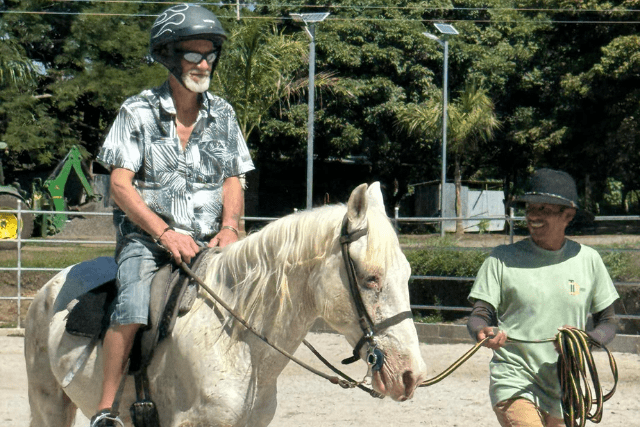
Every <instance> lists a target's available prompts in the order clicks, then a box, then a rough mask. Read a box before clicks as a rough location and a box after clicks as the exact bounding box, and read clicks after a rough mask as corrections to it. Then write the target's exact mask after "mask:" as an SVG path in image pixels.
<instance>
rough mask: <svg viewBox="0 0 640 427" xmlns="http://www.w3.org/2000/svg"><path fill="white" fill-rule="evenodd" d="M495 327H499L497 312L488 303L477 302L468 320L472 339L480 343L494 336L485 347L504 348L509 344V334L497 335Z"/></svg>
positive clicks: (468, 329)
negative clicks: (505, 344)
mask: <svg viewBox="0 0 640 427" xmlns="http://www.w3.org/2000/svg"><path fill="white" fill-rule="evenodd" d="M494 326H498V321H497V318H496V310H495V309H494V308H493V306H492V305H491V304H489V303H488V302H486V301H483V300H480V299H479V300H476V302H475V303H474V304H473V310H472V311H471V315H470V316H469V320H467V331H469V335H471V338H473V339H474V340H476V342H479V341H482V340H483V339H485V338H486V337H489V336H493V338H491V339H490V340H488V341H486V342H485V343H484V345H485V346H486V347H489V348H491V349H494V350H495V349H498V348H500V347H502V346H503V345H504V343H505V342H507V334H506V333H505V332H504V331H498V333H497V334H496V333H495V332H494V330H493V327H494Z"/></svg>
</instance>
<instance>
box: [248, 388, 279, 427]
mask: <svg viewBox="0 0 640 427" xmlns="http://www.w3.org/2000/svg"><path fill="white" fill-rule="evenodd" d="M255 405H256V406H255V408H253V410H252V411H251V415H250V416H249V422H248V423H247V426H251V427H266V426H268V425H269V424H271V421H273V417H274V416H275V414H276V408H277V406H278V389H277V386H275V385H274V386H273V388H270V390H269V392H263V393H261V395H260V396H259V397H258V398H257V399H256V402H255Z"/></svg>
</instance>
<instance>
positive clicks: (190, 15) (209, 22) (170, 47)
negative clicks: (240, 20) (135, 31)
mask: <svg viewBox="0 0 640 427" xmlns="http://www.w3.org/2000/svg"><path fill="white" fill-rule="evenodd" d="M226 39H227V34H226V33H225V32H224V29H223V28H222V25H220V21H218V18H217V17H216V16H215V15H214V14H213V13H212V12H210V11H209V10H207V9H205V8H204V7H202V6H198V5H194V4H188V3H183V4H178V5H175V6H172V7H170V8H169V9H167V10H165V11H164V12H162V13H161V14H160V15H159V16H158V18H156V20H155V22H154V23H153V27H151V42H150V50H151V57H152V58H153V59H154V61H157V62H159V63H161V64H162V65H164V66H165V67H167V68H168V69H169V71H170V72H171V73H172V74H173V75H174V76H176V77H177V78H178V81H179V82H181V83H182V84H184V83H183V82H182V67H181V65H180V58H181V57H180V55H178V54H176V52H175V51H176V49H177V47H178V46H177V44H178V43H180V42H182V41H186V40H210V41H211V42H212V43H213V49H214V51H215V53H216V59H215V60H214V61H213V63H212V64H211V73H212V74H213V70H215V68H216V65H218V60H219V59H220V51H221V50H222V43H223V42H224V41H225V40H226Z"/></svg>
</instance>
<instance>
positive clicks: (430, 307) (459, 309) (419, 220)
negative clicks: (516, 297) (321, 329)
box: [0, 206, 640, 328]
mask: <svg viewBox="0 0 640 427" xmlns="http://www.w3.org/2000/svg"><path fill="white" fill-rule="evenodd" d="M22 212H24V211H23V210H21V209H20V206H18V209H17V210H15V209H13V210H0V213H14V214H18V216H19V217H20V216H21V214H22ZM29 213H33V214H50V213H51V211H29ZM58 213H62V214H66V215H68V216H70V217H72V216H107V217H111V216H112V214H111V213H110V212H71V211H67V212H58ZM243 219H244V221H245V222H251V221H260V222H269V221H274V220H276V219H277V218H272V217H244V218H243ZM457 219H463V220H468V219H469V218H448V217H445V218H439V217H408V218H401V217H399V212H398V209H396V211H395V215H394V218H392V219H391V220H392V222H393V223H394V224H395V226H396V229H397V228H398V226H400V224H401V223H413V224H416V223H418V224H425V223H439V222H441V221H452V220H457ZM473 219H474V220H478V221H481V220H489V221H492V220H494V221H495V220H501V221H506V222H507V223H508V224H509V230H510V234H509V236H510V241H511V243H513V238H514V231H513V230H514V227H513V224H514V222H515V221H523V220H524V218H523V217H516V216H514V215H513V212H511V214H510V215H509V216H507V217H496V216H487V217H477V216H476V217H474V218H473ZM595 220H596V221H640V216H602V217H596V219H595ZM3 242H15V243H16V246H17V263H16V266H15V267H0V271H13V272H15V273H16V295H15V296H0V301H3V300H5V301H15V302H16V304H17V313H16V320H15V323H14V324H15V325H16V326H15V327H16V328H22V324H21V323H22V321H21V318H22V316H21V314H22V302H23V301H28V300H32V299H33V297H26V296H22V273H23V272H28V271H40V272H42V271H44V272H52V273H55V272H57V271H60V270H62V269H61V268H35V267H24V266H23V265H22V245H23V243H24V242H29V243H33V242H36V243H38V244H53V245H59V244H74V245H78V244H97V245H115V240H77V239H73V240H64V239H59V238H56V239H51V238H38V239H28V240H22V239H20V238H18V239H5V240H3ZM452 248H453V247H452ZM477 249H484V250H487V248H456V250H477ZM606 250H607V251H613V252H615V251H637V252H640V249H619V248H611V249H606ZM411 278H412V279H413V280H439V281H450V282H451V284H452V286H456V285H458V284H460V283H468V282H469V281H472V280H474V277H445V276H417V275H416V276H411ZM614 285H615V286H616V288H618V289H621V288H626V287H640V283H636V282H614ZM411 308H412V309H414V310H430V311H433V310H435V311H457V312H470V311H471V308H470V307H456V306H441V305H412V306H411ZM617 317H618V318H619V319H627V320H636V321H637V320H640V315H633V314H623V313H621V314H617ZM0 326H2V325H0Z"/></svg>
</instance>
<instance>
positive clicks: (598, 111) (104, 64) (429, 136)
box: [0, 0, 640, 213]
mask: <svg viewBox="0 0 640 427" xmlns="http://www.w3.org/2000/svg"><path fill="white" fill-rule="evenodd" d="M306 4H308V2H306V1H305V2H303V1H301V0H291V1H290V2H287V3H286V4H285V5H283V4H282V2H276V1H274V0H266V1H265V2H263V3H261V4H260V5H258V6H257V8H256V9H255V10H253V11H249V10H247V9H243V10H242V11H241V16H242V19H241V20H240V21H236V20H235V16H234V14H233V13H232V12H231V8H228V7H226V6H227V5H224V4H222V5H220V6H219V7H218V6H215V7H214V6H212V5H211V4H209V3H207V7H211V8H212V9H213V10H214V12H215V13H217V14H218V16H219V17H220V18H221V21H222V23H223V25H224V26H225V28H226V30H227V32H228V34H229V40H228V42H227V44H226V45H225V49H224V51H223V57H222V59H221V62H220V64H219V68H218V70H217V72H216V74H215V76H214V77H215V78H214V79H213V84H212V90H213V91H214V92H216V93H218V94H220V95H221V96H223V97H224V98H226V99H228V100H229V101H230V102H231V103H232V105H234V107H235V109H236V112H237V114H238V119H239V122H240V125H241V127H242V129H243V132H244V134H245V136H246V137H247V139H248V141H249V145H250V148H251V150H252V152H253V153H254V157H255V159H256V161H257V162H258V163H260V162H270V161H276V160H277V161H287V162H289V163H290V164H291V165H295V164H299V163H300V162H301V161H302V159H303V158H304V157H305V154H306V138H307V132H306V126H307V123H306V122H307V115H308V110H307V99H308V98H307V97H308V93H307V84H308V80H307V78H308V73H307V67H308V54H307V52H308V38H307V37H306V35H305V33H304V30H303V28H302V27H301V26H300V25H299V24H297V23H294V22H293V21H292V20H291V19H290V15H289V14H290V13H292V12H321V11H326V12H330V13H331V15H330V16H329V18H328V19H327V20H325V21H324V22H322V23H318V24H317V26H316V72H317V74H316V82H317V85H316V88H315V90H316V105H315V107H314V111H315V118H316V121H315V134H314V145H315V147H314V152H315V155H316V161H317V162H324V161H331V160H334V159H350V160H352V161H354V162H356V163H364V164H366V165H368V166H369V169H370V171H371V172H370V174H369V177H370V178H371V179H378V180H380V181H382V183H383V188H384V189H385V197H386V198H387V205H388V206H390V207H392V206H395V205H398V204H399V203H400V201H401V200H402V199H403V197H404V196H405V195H406V194H407V191H408V188H409V184H412V183H416V182H425V181H431V180H437V179H438V177H439V169H440V160H439V147H440V145H439V144H440V141H439V135H440V132H439V126H440V124H439V121H438V120H437V116H436V115H435V114H436V113H437V111H438V110H439V108H438V104H439V102H440V98H439V96H440V95H439V94H440V93H441V92H442V83H441V81H442V68H443V67H442V65H443V64H442V61H443V52H442V48H441V46H440V45H439V44H438V43H436V42H434V41H432V40H429V39H427V38H426V37H424V36H423V35H422V33H423V32H425V31H429V32H434V33H435V29H434V28H433V26H432V23H433V22H451V23H453V24H454V26H455V27H456V28H457V30H458V31H459V33H460V34H459V35H456V36H453V37H451V39H450V42H449V46H450V50H449V52H450V54H449V93H452V94H458V93H461V92H462V93H464V90H465V87H468V84H469V83H470V82H475V83H476V84H477V85H478V87H481V88H483V90H484V91H485V95H486V97H487V99H490V100H492V102H493V105H494V109H493V111H494V114H495V120H496V121H499V122H500V123H501V124H502V126H501V127H500V128H499V129H494V134H493V137H492V138H486V137H487V136H488V135H484V136H485V138H482V137H480V136H481V135H476V137H474V138H470V139H469V138H462V139H456V138H454V137H453V135H455V134H456V132H459V133H460V134H465V133H468V132H465V130H464V125H465V121H461V122H459V123H455V124H454V122H453V117H454V116H453V110H452V116H451V117H452V121H451V128H450V130H449V135H452V137H451V149H452V150H453V151H451V153H452V154H453V155H454V157H455V156H456V155H460V163H459V165H458V166H459V167H460V169H461V170H463V171H466V172H463V173H464V176H467V177H470V178H474V179H481V178H500V179H502V180H503V182H504V184H505V191H506V192H507V195H508V193H509V192H511V191H516V187H517V186H518V185H519V184H520V183H521V182H523V181H524V179H525V178H526V176H527V174H528V173H529V172H531V171H532V169H533V168H536V167H543V166H547V167H553V168H558V169H564V170H566V171H568V172H569V173H571V174H572V175H573V176H574V177H575V178H576V179H577V181H578V183H579V185H580V186H581V191H580V193H581V194H584V195H585V197H586V200H585V202H586V204H587V205H588V206H590V207H591V208H592V209H594V210H596V211H597V209H598V208H599V207H600V208H602V209H604V210H601V212H602V213H614V212H613V211H612V209H614V208H613V207H610V206H609V204H606V203H601V202H603V201H604V199H603V197H604V195H605V194H606V192H607V186H606V182H607V179H608V178H611V179H615V180H616V181H618V182H621V183H622V186H623V190H622V192H623V195H624V194H627V193H633V192H634V191H637V190H640V180H639V179H638V176H640V173H639V172H640V170H639V169H640V155H639V154H637V153H639V152H640V150H639V149H638V148H640V136H639V135H640V133H639V132H640V129H638V115H639V114H640V112H639V111H638V109H639V108H640V84H639V83H640V81H639V80H640V72H639V69H640V57H639V56H638V55H639V54H638V51H639V49H638V47H639V44H640V39H639V38H638V35H637V34H638V24H636V23H635V21H634V15H633V14H632V13H631V12H632V10H633V8H634V7H635V6H634V3H633V2H622V1H608V2H596V1H594V0H587V1H583V2H578V3H576V2H569V1H566V0H542V1H538V2H536V3H535V4H529V3H526V4H523V3H517V2H513V1H512V0H492V1H490V2H479V1H477V0H462V1H458V2H456V3H455V4H454V3H451V2H450V1H445V0H437V1H431V2H424V1H418V0H416V1H407V2H401V3H397V2H391V1H390V0H376V1H375V2H374V1H370V0H357V1H356V0H344V1H340V2H338V3H335V2H334V3H331V4H329V5H326V6H319V5H315V6H313V7H308V6H305V5H306ZM165 7H166V4H163V3H153V2H119V3H118V2H116V3H114V2H105V3H101V2H53V3H52V2H49V1H44V0H5V1H4V3H2V5H0V9H2V10H3V11H10V12H12V13H3V14H2V15H0V20H1V21H0V30H1V31H2V35H1V36H0V53H2V55H0V58H1V59H0V78H1V80H0V140H1V141H6V142H7V143H8V145H9V158H8V159H7V162H6V163H5V167H6V168H7V171H6V172H7V175H9V176H8V179H9V180H10V179H11V175H12V174H13V175H15V174H18V173H19V172H20V171H23V170H29V169H31V170H38V169H43V168H44V169H47V168H49V167H50V166H51V165H52V163H53V162H55V161H56V160H58V159H60V158H61V157H62V156H63V155H64V154H65V153H66V151H67V150H68V147H69V146H70V145H71V144H79V145H81V146H82V147H84V149H85V153H86V154H87V155H88V156H92V155H95V154H96V153H97V151H98V148H99V146H100V145H101V143H102V141H103V139H104V136H105V134H106V131H107V130H108V127H109V125H110V123H111V122H112V120H113V118H114V117H115V114H116V111H117V108H118V107H119V105H120V104H121V103H122V101H124V99H126V98H127V97H128V96H131V95H133V94H135V93H137V92H139V91H140V90H142V89H143V88H147V87H151V86H155V85H157V84H159V83H161V82H162V81H163V80H164V79H165V78H166V76H167V72H166V70H165V69H164V68H163V67H161V66H159V65H158V64H154V63H152V62H151V61H150V59H149V57H148V54H147V52H148V34H149V33H148V31H149V28H150V26H151V23H152V22H153V19H154V18H155V15H156V14H157V13H158V12H159V11H161V10H163V9H164V8H165ZM20 11H25V12H26V11H29V12H33V11H39V12H43V13H22V14H21V13H18V12H20ZM34 64H35V65H34ZM33 70H38V71H39V72H36V73H33ZM40 71H41V73H40ZM420 105H422V106H430V108H431V110H432V111H431V113H433V114H434V115H433V116H425V117H424V118H422V119H420V121H422V122H423V123H418V122H416V123H415V124H416V126H417V125H418V124H420V126H422V127H423V130H422V131H420V132H418V133H416V132H412V129H410V128H407V127H405V126H398V118H399V117H400V116H401V115H402V114H404V113H407V112H410V111H412V109H415V108H416V106H420ZM428 110H429V109H426V110H425V111H428ZM416 111H417V110H416ZM487 114H488V113H487ZM470 117H471V116H467V118H468V119H470ZM487 117H489V116H485V118H487ZM469 121H470V120H469ZM470 141H476V142H477V144H476V146H475V147H471V148H470V146H469V142H470ZM462 154H464V155H462ZM455 163H456V162H451V164H450V165H449V168H450V170H448V171H447V175H448V176H454V174H455V168H456V165H455ZM316 179H323V177H317V178H316ZM633 194H635V193H633ZM316 202H318V201H317V200H316Z"/></svg>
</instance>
